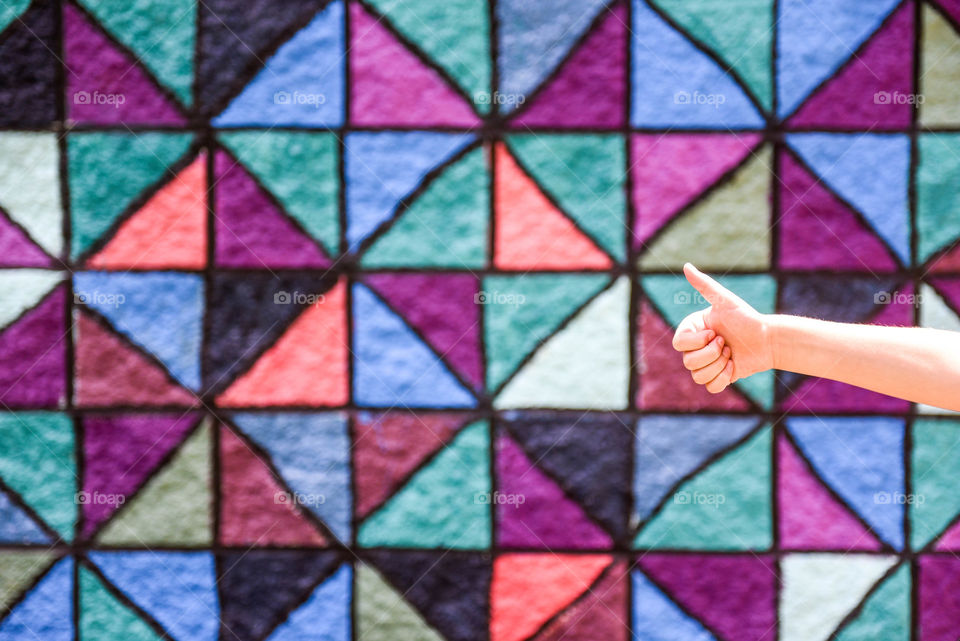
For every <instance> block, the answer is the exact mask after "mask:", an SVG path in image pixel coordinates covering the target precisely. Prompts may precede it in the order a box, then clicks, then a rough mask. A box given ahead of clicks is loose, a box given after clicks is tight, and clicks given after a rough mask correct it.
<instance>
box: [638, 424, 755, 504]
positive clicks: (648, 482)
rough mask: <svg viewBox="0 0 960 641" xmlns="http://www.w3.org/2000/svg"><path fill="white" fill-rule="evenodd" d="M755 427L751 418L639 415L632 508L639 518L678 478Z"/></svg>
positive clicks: (661, 497) (656, 502)
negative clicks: (633, 507) (634, 498)
mask: <svg viewBox="0 0 960 641" xmlns="http://www.w3.org/2000/svg"><path fill="white" fill-rule="evenodd" d="M756 426H757V420H756V419H755V418H751V417H735V416H662V415H649V416H644V417H641V419H640V421H639V423H638V424H637V432H636V434H637V437H636V466H635V472H634V473H635V478H634V480H633V488H634V495H635V496H636V504H635V510H636V512H637V515H638V516H639V517H640V519H641V520H643V519H646V518H647V517H648V516H650V513H651V512H652V511H653V509H654V508H655V507H656V506H657V505H658V504H659V503H660V501H661V500H662V499H663V497H664V496H666V494H667V492H669V491H670V488H672V487H674V486H675V485H676V484H677V482H678V481H679V480H680V479H681V478H683V477H684V476H686V475H687V474H689V473H690V472H692V471H694V470H695V469H697V468H698V467H699V466H700V464H701V463H703V462H704V461H705V460H707V459H708V458H710V456H712V455H713V454H715V453H717V452H719V451H720V450H723V449H724V448H726V447H728V446H730V445H733V444H734V443H735V442H737V441H739V440H740V439H741V438H743V437H744V436H746V434H747V432H749V431H750V430H751V429H753V428H755V427H756Z"/></svg>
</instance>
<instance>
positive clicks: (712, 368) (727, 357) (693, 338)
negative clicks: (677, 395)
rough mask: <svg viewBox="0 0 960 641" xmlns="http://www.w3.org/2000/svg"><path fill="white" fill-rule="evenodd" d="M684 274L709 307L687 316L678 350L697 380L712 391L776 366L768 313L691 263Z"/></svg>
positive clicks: (677, 339) (678, 333) (676, 336)
mask: <svg viewBox="0 0 960 641" xmlns="http://www.w3.org/2000/svg"><path fill="white" fill-rule="evenodd" d="M683 273H684V275H685V276H686V277H687V280H688V281H689V282H690V284H691V285H693V287H694V288H695V289H696V290H697V291H698V292H700V294H701V295H703V297H704V299H706V301H707V303H709V305H710V306H709V307H707V308H706V309H703V310H700V311H697V312H693V313H692V314H690V315H689V316H687V317H686V318H684V319H683V321H682V322H681V323H680V326H679V327H677V331H676V333H675V334H674V335H673V348H674V349H675V350H677V351H678V352H683V365H684V367H686V368H687V369H688V370H690V373H691V375H692V376H693V380H694V381H695V382H696V383H698V384H700V385H704V386H705V387H706V389H707V391H709V392H710V393H712V394H719V393H720V392H722V391H723V390H724V389H726V388H727V386H728V385H730V384H731V383H733V382H735V381H737V380H739V379H741V378H746V377H747V376H750V375H751V374H755V373H757V372H762V371H764V370H768V369H770V368H771V367H773V349H772V341H771V337H770V331H769V327H768V323H767V320H766V317H765V316H764V315H763V314H760V313H759V312H757V310H755V309H754V308H753V307H751V306H750V305H749V304H748V303H747V302H746V301H744V300H743V299H742V298H740V297H739V296H737V295H736V294H734V293H733V292H731V291H730V290H729V289H727V288H726V287H724V286H723V285H721V284H720V283H718V282H717V281H715V280H714V279H712V278H710V277H709V276H707V275H706V274H704V273H703V272H701V271H700V270H698V269H697V268H696V267H694V266H693V265H691V264H690V263H687V264H685V265H684V266H683Z"/></svg>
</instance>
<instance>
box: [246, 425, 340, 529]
mask: <svg viewBox="0 0 960 641" xmlns="http://www.w3.org/2000/svg"><path fill="white" fill-rule="evenodd" d="M233 418H234V421H235V422H236V424H237V425H238V426H239V427H240V429H241V430H243V431H244V432H245V433H246V434H247V435H248V436H249V437H250V438H252V439H253V440H254V441H255V442H256V443H257V444H259V445H260V446H261V447H262V448H264V449H265V450H266V451H267V452H268V453H269V454H270V458H271V460H272V461H273V464H274V465H275V466H276V467H277V470H278V471H279V472H280V476H282V477H283V479H284V480H285V481H286V482H287V484H288V485H289V486H290V488H291V489H292V490H293V491H295V492H297V493H299V494H301V495H303V496H304V497H307V499H312V500H306V501H304V502H303V503H304V507H305V508H307V509H309V510H311V511H312V512H314V513H315V514H316V515H317V516H318V517H320V519H321V520H323V522H324V523H326V524H327V526H328V527H329V528H330V530H331V531H332V532H333V534H334V535H335V536H336V537H337V538H339V539H340V540H341V541H349V540H350V510H351V505H352V498H351V497H352V494H351V489H350V437H349V434H348V429H347V422H346V419H345V418H344V416H343V415H342V414H340V413H339V412H326V413H287V412H281V413H270V414H263V413H257V414H235V415H234V417H233ZM320 497H322V499H321V498H320Z"/></svg>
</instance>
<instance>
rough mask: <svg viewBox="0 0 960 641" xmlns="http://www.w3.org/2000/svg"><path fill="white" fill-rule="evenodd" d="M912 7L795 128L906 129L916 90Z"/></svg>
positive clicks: (810, 103) (811, 102) (807, 107)
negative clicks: (913, 77)
mask: <svg viewBox="0 0 960 641" xmlns="http://www.w3.org/2000/svg"><path fill="white" fill-rule="evenodd" d="M913 15H914V9H913V2H906V3H904V4H903V5H902V6H901V8H900V9H898V10H897V12H896V13H895V14H894V15H893V16H891V17H890V20H889V21H888V22H887V24H886V25H885V26H884V27H883V28H882V29H880V30H879V31H878V32H877V33H876V34H874V36H873V37H872V38H871V39H870V41H869V42H868V43H867V45H866V47H865V48H864V49H863V51H862V52H860V53H858V54H856V55H854V56H853V57H852V58H851V59H850V61H849V62H848V63H847V64H846V66H845V67H843V68H842V69H841V70H840V71H839V73H837V75H836V76H834V77H833V79H831V80H830V81H829V82H828V83H827V85H826V86H825V87H823V88H821V89H820V90H819V91H817V92H816V93H815V94H814V95H813V96H812V97H811V98H810V99H808V100H807V102H806V103H805V104H804V105H802V106H801V107H800V109H799V111H798V112H797V114H796V115H795V116H794V117H793V118H791V119H790V121H789V124H790V125H791V126H792V127H817V128H826V129H833V128H841V129H845V128H851V127H857V128H867V129H903V128H905V127H909V126H910V121H911V117H912V114H913V109H914V105H913V104H911V102H909V101H908V99H909V98H911V97H912V95H913V93H914V91H913V81H912V76H913V41H914V36H913Z"/></svg>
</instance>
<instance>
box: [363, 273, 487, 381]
mask: <svg viewBox="0 0 960 641" xmlns="http://www.w3.org/2000/svg"><path fill="white" fill-rule="evenodd" d="M366 280H367V282H368V283H369V284H370V286H371V287H373V288H374V289H375V290H376V291H377V294H379V295H380V296H381V297H382V298H383V299H384V300H385V301H387V303H388V304H389V305H390V306H391V307H392V308H393V309H394V310H396V311H397V312H398V313H399V314H400V315H401V316H402V317H403V318H405V319H406V321H407V323H409V324H410V326H411V327H413V328H414V329H416V330H417V331H419V332H420V333H421V334H422V335H423V337H424V339H426V341H427V343H429V344H430V345H431V346H432V347H433V348H434V349H435V350H436V351H437V352H438V353H439V354H440V355H441V356H442V357H443V359H444V360H445V361H446V362H447V363H449V364H450V365H451V366H452V367H453V368H454V369H456V370H457V372H459V373H460V374H461V375H462V376H463V377H464V378H465V379H466V380H467V381H469V382H470V383H472V384H473V386H474V388H476V389H479V388H480V386H481V385H482V380H483V361H482V356H481V354H480V309H481V308H480V306H479V305H477V303H476V300H475V296H476V294H477V293H478V291H479V282H478V281H477V279H476V277H474V276H472V275H470V274H457V275H452V274H445V275H433V274H377V275H373V276H369V277H368V278H367V279H366Z"/></svg>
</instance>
